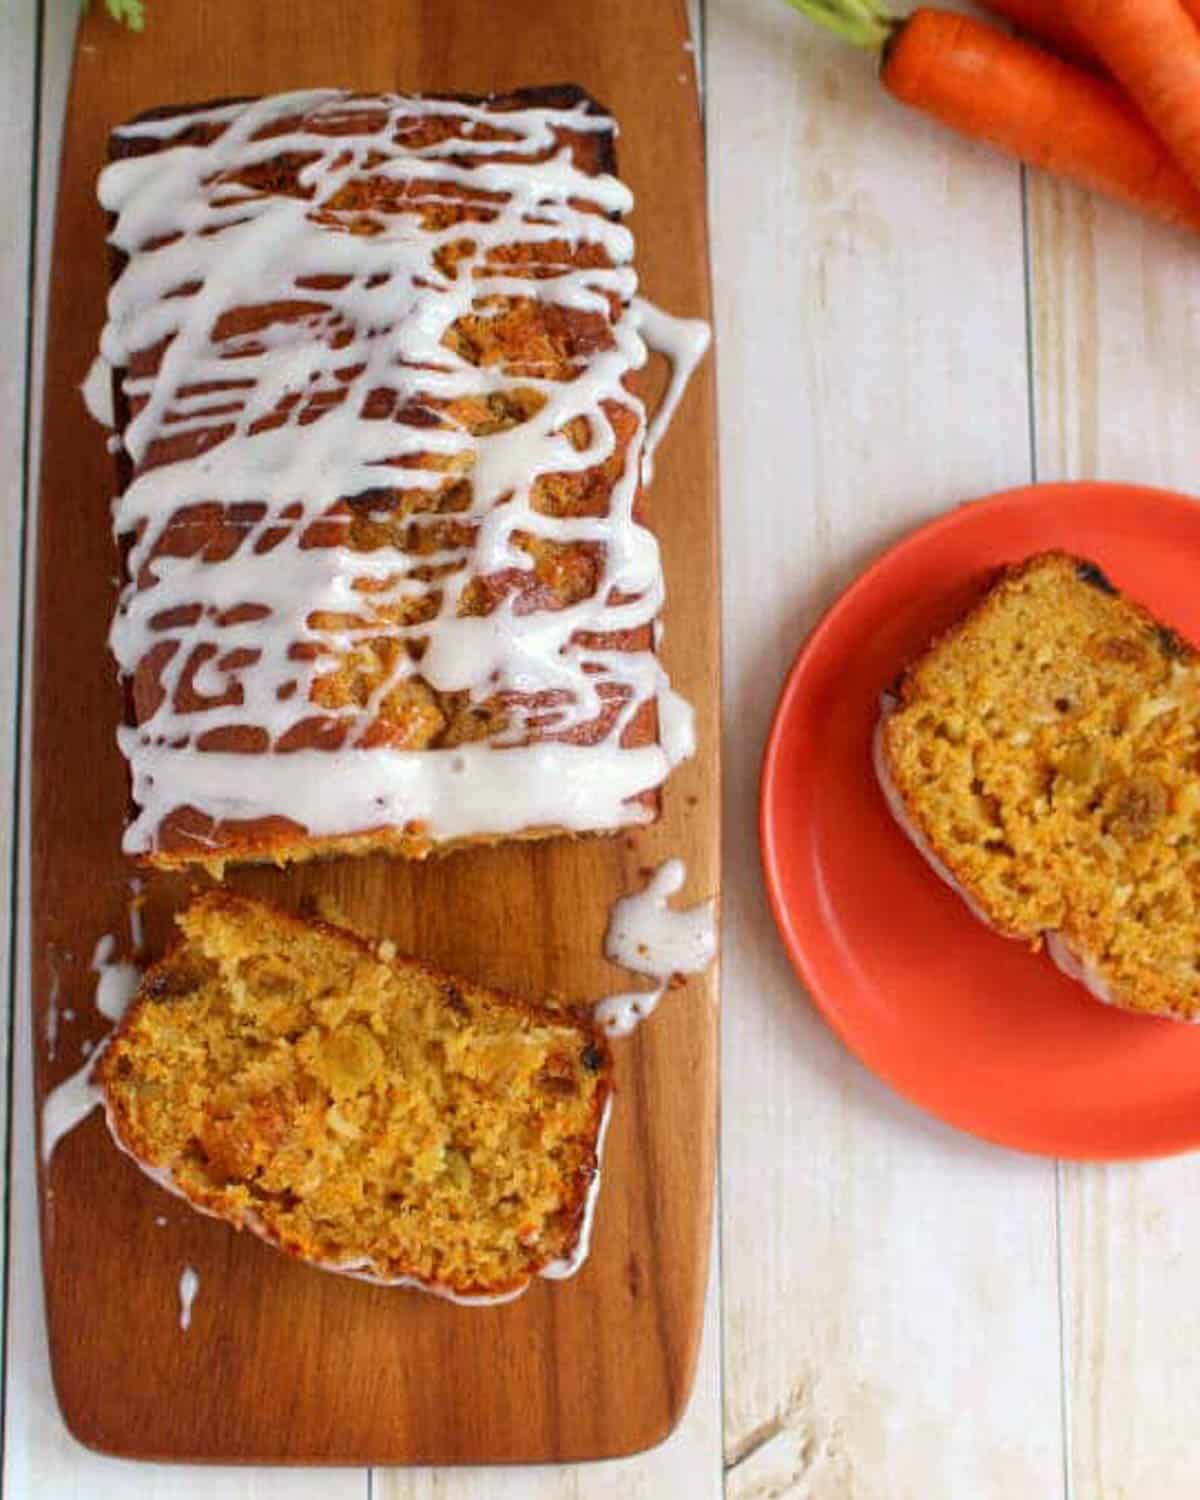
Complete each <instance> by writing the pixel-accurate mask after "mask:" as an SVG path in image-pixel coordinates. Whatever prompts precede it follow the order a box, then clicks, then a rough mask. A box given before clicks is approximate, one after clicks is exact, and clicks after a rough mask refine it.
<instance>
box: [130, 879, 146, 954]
mask: <svg viewBox="0 0 1200 1500" xmlns="http://www.w3.org/2000/svg"><path fill="white" fill-rule="evenodd" d="M145 892H146V883H145V881H144V880H143V879H142V878H141V876H140V875H134V876H132V877H131V879H130V881H129V942H130V946H131V947H132V949H133V951H134V953H136V954H139V955H140V954H142V953H144V952H145V951H146V920H145V917H144V915H143V912H142V907H143V904H144V901H145Z"/></svg>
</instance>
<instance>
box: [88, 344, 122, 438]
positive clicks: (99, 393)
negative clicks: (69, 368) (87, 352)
mask: <svg viewBox="0 0 1200 1500" xmlns="http://www.w3.org/2000/svg"><path fill="white" fill-rule="evenodd" d="M112 373H113V372H112V365H110V364H109V362H108V360H106V359H105V357H104V356H103V354H97V355H96V357H95V359H93V360H92V362H91V364H90V365H89V366H88V372H87V375H86V376H85V377H84V381H83V384H82V385H81V386H80V387H79V390H80V394H81V395H82V396H83V404H84V406H86V407H87V409H88V415H89V416H90V417H91V418H92V420H93V421H94V422H99V424H100V426H101V427H113V426H114V425H115V424H116V415H115V413H114V412H113V386H112Z"/></svg>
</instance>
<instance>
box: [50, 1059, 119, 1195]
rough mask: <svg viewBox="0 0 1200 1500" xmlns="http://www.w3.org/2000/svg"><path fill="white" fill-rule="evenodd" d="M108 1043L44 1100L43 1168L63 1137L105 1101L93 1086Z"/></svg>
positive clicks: (53, 1089)
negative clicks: (101, 1056)
mask: <svg viewBox="0 0 1200 1500" xmlns="http://www.w3.org/2000/svg"><path fill="white" fill-rule="evenodd" d="M103 1051H104V1043H103V1042H102V1043H101V1044H100V1046H99V1047H97V1048H96V1050H95V1051H94V1052H93V1053H92V1054H91V1055H90V1056H89V1057H88V1059H87V1061H86V1062H85V1063H84V1064H83V1066H82V1067H81V1068H78V1069H77V1070H76V1071H75V1072H74V1073H72V1074H71V1076H70V1078H67V1079H64V1081H63V1082H62V1083H60V1084H57V1085H56V1086H55V1087H54V1088H52V1089H51V1090H50V1092H49V1093H48V1094H47V1095H46V1097H45V1099H43V1101H42V1165H43V1166H48V1165H49V1162H50V1158H51V1157H52V1156H53V1155H54V1149H55V1147H56V1146H57V1145H58V1143H59V1141H61V1140H62V1138H63V1136H65V1135H69V1134H70V1133H71V1131H72V1130H74V1129H75V1127H76V1125H82V1124H83V1122H84V1120H86V1119H87V1117H88V1115H90V1114H91V1112H92V1110H94V1109H95V1108H96V1106H97V1105H98V1104H100V1103H102V1102H103V1100H102V1097H101V1094H100V1090H99V1089H98V1088H95V1087H94V1086H93V1084H92V1069H93V1068H94V1067H95V1066H96V1064H97V1063H98V1062H99V1060H100V1055H101V1053H102V1052H103Z"/></svg>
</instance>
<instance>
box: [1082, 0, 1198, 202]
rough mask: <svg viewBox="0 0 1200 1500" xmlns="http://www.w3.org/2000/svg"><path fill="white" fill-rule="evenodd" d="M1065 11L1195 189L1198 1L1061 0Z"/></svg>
mask: <svg viewBox="0 0 1200 1500" xmlns="http://www.w3.org/2000/svg"><path fill="white" fill-rule="evenodd" d="M1062 11H1063V15H1064V17H1065V18H1066V20H1067V21H1069V22H1070V24H1071V26H1072V27H1074V29H1075V30H1076V31H1077V32H1078V33H1079V35H1080V36H1081V37H1083V38H1084V39H1085V41H1086V42H1087V44H1088V46H1089V47H1090V48H1091V50H1092V51H1093V52H1094V53H1095V54H1096V56H1097V57H1098V58H1099V59H1100V61H1101V62H1102V63H1103V64H1104V66H1105V67H1106V68H1107V69H1108V71H1109V72H1110V73H1111V74H1112V75H1113V77H1114V78H1115V79H1116V80H1117V81H1118V82H1119V83H1120V84H1122V85H1123V87H1124V88H1125V91H1126V93H1128V95H1129V97H1130V98H1131V99H1132V100H1133V102H1134V104H1136V105H1137V107H1138V108H1139V109H1140V110H1141V112H1142V114H1143V115H1145V117H1146V119H1147V120H1148V121H1149V122H1150V124H1151V125H1152V126H1153V127H1154V129H1155V130H1156V131H1157V132H1158V134H1159V135H1160V136H1161V137H1162V138H1163V140H1164V141H1165V142H1166V144H1167V146H1168V147H1169V148H1170V150H1171V151H1172V153H1173V154H1174V156H1175V158H1176V160H1177V161H1178V162H1179V164H1180V166H1181V167H1182V168H1183V170H1184V171H1185V172H1186V173H1187V175H1188V176H1189V177H1190V178H1191V180H1192V182H1193V183H1195V184H1196V185H1197V187H1200V28H1198V27H1197V25H1196V21H1195V20H1194V19H1193V15H1195V14H1198V13H1200V4H1197V0H1189V3H1188V6H1187V8H1185V6H1184V5H1183V4H1182V3H1181V0H1062Z"/></svg>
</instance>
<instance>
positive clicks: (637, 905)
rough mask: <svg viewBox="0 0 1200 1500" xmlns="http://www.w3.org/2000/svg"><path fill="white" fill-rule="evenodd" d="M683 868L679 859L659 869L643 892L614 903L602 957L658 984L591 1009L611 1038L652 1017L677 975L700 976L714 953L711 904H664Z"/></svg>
mask: <svg viewBox="0 0 1200 1500" xmlns="http://www.w3.org/2000/svg"><path fill="white" fill-rule="evenodd" d="M686 878H687V870H686V868H685V866H684V863H683V861H682V860H681V859H669V860H667V861H666V863H665V864H663V865H660V866H659V868H658V869H657V870H656V871H655V872H654V874H653V875H652V876H651V877H650V879H649V881H647V883H646V886H645V888H644V889H643V890H641V891H637V892H636V893H635V894H634V895H632V896H622V897H621V898H620V899H619V900H618V901H616V902H614V903H613V909H612V915H611V916H610V917H609V922H608V932H607V934H606V935H605V939H604V953H605V956H606V957H607V958H608V959H610V960H611V961H612V962H613V963H615V964H620V965H621V966H622V967H623V968H626V969H632V970H633V971H634V972H635V973H637V974H647V975H649V976H650V977H651V978H652V979H657V980H658V981H659V984H658V987H657V988H656V989H653V990H634V991H631V992H630V993H628V994H621V995H609V996H607V997H606V998H605V999H603V1000H601V1001H599V1002H598V1003H597V1005H596V1007H595V1010H594V1015H595V1018H596V1022H597V1024H598V1025H599V1026H601V1027H602V1028H603V1030H604V1031H606V1032H607V1033H608V1035H609V1036H611V1037H621V1036H628V1035H629V1034H630V1033H631V1032H632V1031H634V1030H636V1029H637V1027H638V1025H639V1024H640V1023H641V1022H642V1021H644V1020H645V1019H646V1018H647V1017H648V1016H650V1015H652V1014H653V1012H654V1010H655V1008H656V1006H657V1005H658V1002H659V1001H660V1000H661V999H662V997H663V995H664V994H665V993H666V991H667V988H668V986H669V984H670V982H671V978H672V976H673V975H676V974H699V973H701V972H702V971H703V970H704V969H707V968H708V966H709V964H710V963H712V961H713V959H714V958H715V957H716V953H717V929H716V902H715V901H702V902H701V903H700V904H699V905H698V906H691V907H688V908H687V909H686V910H685V911H674V910H672V908H671V907H670V906H669V905H668V902H669V900H670V898H671V897H672V896H675V895H678V893H679V892H680V891H681V890H682V889H683V883H684V880H685V879H686Z"/></svg>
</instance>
